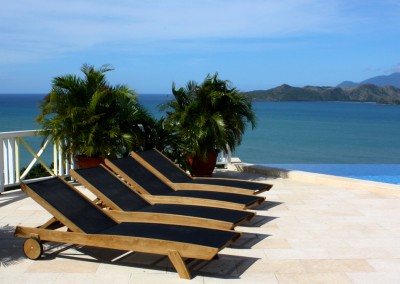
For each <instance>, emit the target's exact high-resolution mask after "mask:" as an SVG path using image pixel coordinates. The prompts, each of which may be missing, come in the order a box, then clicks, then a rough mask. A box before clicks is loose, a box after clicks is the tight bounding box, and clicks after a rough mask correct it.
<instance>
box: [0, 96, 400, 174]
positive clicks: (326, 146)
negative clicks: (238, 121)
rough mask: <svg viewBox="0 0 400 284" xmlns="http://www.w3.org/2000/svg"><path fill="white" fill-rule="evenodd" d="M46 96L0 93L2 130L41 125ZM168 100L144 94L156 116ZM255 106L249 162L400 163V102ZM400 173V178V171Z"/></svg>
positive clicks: (241, 152) (242, 153)
mask: <svg viewBox="0 0 400 284" xmlns="http://www.w3.org/2000/svg"><path fill="white" fill-rule="evenodd" d="M42 97H43V95H12V96H11V95H0V132H5V131H17V130H29V129H37V128H38V125H37V124H36V123H35V122H34V118H35V117H36V116H37V115H38V114H39V112H38V108H37V106H38V104H39V102H40V100H41V98H42ZM169 98H170V97H169ZM166 99H167V95H142V96H140V97H139V100H140V102H141V103H142V104H143V105H145V106H146V107H147V108H148V109H149V111H150V112H151V113H153V114H154V115H155V116H156V117H160V116H161V115H162V114H161V113H160V112H159V111H158V106H159V105H160V104H161V103H162V102H165V101H166ZM253 106H254V109H255V111H256V114H257V118H258V123H257V128H256V129H255V130H251V129H248V131H247V132H246V134H245V136H244V140H243V143H242V145H241V146H239V147H238V148H237V149H236V152H235V153H234V156H237V157H240V159H241V160H242V161H244V162H247V163H255V164H286V165H288V164H290V165H310V164H311V165H315V164H328V165H329V164H341V165H351V164H353V165H354V166H353V171H356V168H357V166H356V165H360V164H364V165H368V164H370V165H378V164H380V165H389V166H385V169H387V167H389V168H390V165H392V164H393V167H392V168H394V167H395V164H396V165H397V164H400V147H399V145H400V127H399V126H400V125H399V122H400V106H388V105H377V104H368V103H326V102H255V103H254V104H253ZM39 146H40V141H39V142H37V147H39ZM384 171H385V170H384V169H383V170H382V173H381V175H382V176H383V174H384ZM375 172H376V170H375ZM346 174H347V176H349V175H351V172H350V173H346ZM378 176H379V175H378ZM394 176H396V175H394ZM397 176H399V179H400V173H399V174H397Z"/></svg>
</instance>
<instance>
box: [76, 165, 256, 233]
mask: <svg viewBox="0 0 400 284" xmlns="http://www.w3.org/2000/svg"><path fill="white" fill-rule="evenodd" d="M100 166H101V167H102V168H104V169H105V170H107V172H109V173H110V174H112V175H115V174H114V173H113V172H112V171H110V170H109V169H108V168H107V167H105V166H104V165H100ZM70 174H71V176H72V177H73V178H75V179H76V180H78V181H79V183H80V184H82V185H83V186H84V187H86V188H87V189H88V190H90V191H91V192H92V193H93V194H94V195H96V196H97V197H98V198H99V199H100V200H101V201H102V203H104V205H105V206H106V207H108V208H109V209H111V210H107V214H108V215H109V216H111V217H113V218H114V219H116V220H118V221H119V222H135V221H136V222H137V220H145V221H146V222H147V223H158V224H174V225H186V226H192V227H202V228H213V229H225V230H229V229H233V227H234V226H238V225H240V224H242V223H244V222H246V221H250V220H251V219H252V218H253V217H254V215H255V214H254V215H252V216H251V217H249V218H246V219H244V220H242V221H241V222H240V223H237V224H233V223H231V222H225V221H219V220H213V219H208V218H201V217H192V216H182V215H176V214H166V213H154V212H130V211H129V212H127V211H124V210H123V209H122V208H120V207H119V206H118V205H117V204H115V203H114V202H113V201H111V200H110V198H108V197H107V196H106V195H104V194H103V193H102V192H101V191H100V190H98V189H97V188H96V187H95V186H93V184H91V183H90V182H88V181H87V180H86V179H85V178H84V177H83V176H81V175H80V174H79V173H77V172H76V171H74V170H71V171H70ZM119 181H120V182H123V181H122V180H120V179H119ZM124 184H125V185H126V186H127V187H128V188H129V189H130V190H131V191H132V193H133V194H138V193H137V192H136V191H135V190H133V189H132V187H130V186H129V185H128V184H126V183H125V182H124ZM141 198H143V199H145V200H146V201H147V202H149V203H150V204H155V203H153V202H151V201H149V200H148V199H149V196H144V195H141ZM150 199H151V198H150ZM170 203H173V204H177V203H176V202H170ZM170 203H169V204H170ZM185 205H187V204H185ZM243 211H245V210H243ZM252 213H254V212H252Z"/></svg>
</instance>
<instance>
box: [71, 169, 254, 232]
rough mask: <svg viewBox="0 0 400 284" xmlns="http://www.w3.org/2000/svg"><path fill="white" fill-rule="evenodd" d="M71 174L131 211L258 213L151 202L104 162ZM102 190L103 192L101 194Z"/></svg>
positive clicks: (239, 218) (219, 215) (233, 219)
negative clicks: (111, 171)
mask: <svg viewBox="0 0 400 284" xmlns="http://www.w3.org/2000/svg"><path fill="white" fill-rule="evenodd" d="M71 175H72V176H73V177H74V178H75V179H77V180H78V181H79V182H81V183H82V184H83V185H85V186H86V187H87V188H88V189H89V190H92V191H93V193H94V194H95V195H97V196H98V197H99V198H100V199H101V200H102V201H103V202H104V203H105V204H106V205H107V206H109V207H111V208H112V209H117V210H122V211H127V212H133V211H135V212H151V213H164V214H175V215H181V216H192V217H199V218H206V219H212V220H219V221H224V222H229V223H232V225H235V224H240V223H241V222H243V221H245V220H249V219H251V218H252V217H253V216H254V213H252V212H248V211H242V210H233V209H224V208H214V207H205V206H196V205H181V204H150V203H149V202H147V201H146V200H145V199H144V198H143V197H142V196H140V195H139V194H137V193H136V192H135V191H134V190H132V189H131V188H130V187H129V186H128V185H127V184H125V183H124V182H122V181H121V180H120V179H119V178H118V177H116V176H115V175H114V174H112V173H110V172H109V171H108V170H107V169H105V168H104V167H102V166H98V167H93V168H86V169H77V170H74V171H71ZM99 192H100V193H101V196H100V194H99Z"/></svg>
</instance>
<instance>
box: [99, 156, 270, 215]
mask: <svg viewBox="0 0 400 284" xmlns="http://www.w3.org/2000/svg"><path fill="white" fill-rule="evenodd" d="M105 164H106V165H107V166H108V167H109V168H110V169H111V170H112V171H114V172H115V173H117V174H118V175H120V176H121V177H122V178H123V179H124V180H125V181H126V182H127V183H128V184H129V185H130V186H131V187H132V188H133V189H135V190H136V191H137V192H139V193H141V194H143V195H145V196H146V198H147V200H149V201H150V202H154V203H176V204H178V203H179V204H186V205H189V204H190V205H206V206H213V207H220V208H230V209H247V208H251V207H253V206H257V205H259V204H261V203H262V202H263V201H264V200H265V197H260V196H254V195H244V194H236V193H226V192H215V191H206V190H183V189H181V190H175V189H174V188H172V187H170V186H169V185H168V184H166V183H164V182H163V181H162V180H161V179H159V178H158V177H157V176H156V175H154V174H153V173H152V172H151V171H150V170H148V169H147V168H146V167H144V166H143V165H142V164H141V163H139V162H138V161H136V160H135V159H133V158H132V157H124V158H120V159H114V160H107V159H106V160H105Z"/></svg>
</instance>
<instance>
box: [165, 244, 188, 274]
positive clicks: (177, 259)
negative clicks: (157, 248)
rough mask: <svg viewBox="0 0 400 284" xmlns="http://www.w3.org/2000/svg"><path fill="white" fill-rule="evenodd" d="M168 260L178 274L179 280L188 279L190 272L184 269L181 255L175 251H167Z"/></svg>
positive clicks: (184, 265)
mask: <svg viewBox="0 0 400 284" xmlns="http://www.w3.org/2000/svg"><path fill="white" fill-rule="evenodd" d="M168 258H169V260H170V261H171V262H172V265H173V266H174V267H175V269H176V271H177V272H178V274H179V277H180V278H183V279H190V278H191V276H190V272H189V270H188V269H187V267H186V264H185V262H184V261H183V259H182V257H181V255H180V254H179V252H177V251H176V250H169V251H168Z"/></svg>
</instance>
